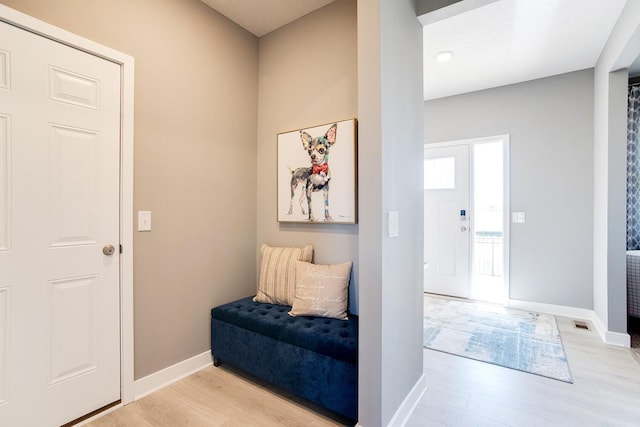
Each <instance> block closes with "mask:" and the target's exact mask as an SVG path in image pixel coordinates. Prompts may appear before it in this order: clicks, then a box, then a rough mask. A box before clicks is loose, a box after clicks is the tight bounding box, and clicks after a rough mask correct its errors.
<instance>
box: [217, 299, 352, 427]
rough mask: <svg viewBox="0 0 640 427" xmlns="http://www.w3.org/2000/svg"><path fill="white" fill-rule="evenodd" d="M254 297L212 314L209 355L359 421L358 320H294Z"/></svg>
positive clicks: (285, 309)
mask: <svg viewBox="0 0 640 427" xmlns="http://www.w3.org/2000/svg"><path fill="white" fill-rule="evenodd" d="M290 309H291V307H288V306H282V305H276V304H262V303H256V302H254V301H253V299H252V298H251V297H249V298H244V299H241V300H238V301H234V302H231V303H228V304H224V305H221V306H219V307H215V308H213V309H212V310H211V354H212V355H213V358H214V361H215V364H216V366H218V365H219V364H220V363H221V362H224V363H228V364H230V365H233V366H235V367H237V368H240V369H242V370H244V371H246V372H249V373H250V374H253V375H256V376H257V377H259V378H262V379H264V380H266V381H268V382H270V383H272V384H275V385H276V386H278V387H281V388H283V389H285V390H288V391H291V392H293V393H296V394H298V395H299V396H302V397H304V398H305V399H308V400H310V401H311V402H314V403H317V404H319V405H321V406H324V407H326V408H328V409H330V410H332V411H335V412H337V413H339V414H342V415H345V416H347V417H349V418H351V419H354V420H355V419H356V417H357V401H358V395H357V383H358V367H357V364H358V317H357V316H349V320H337V319H328V318H323V317H302V316H299V317H292V316H289V314H288V312H289V310H290Z"/></svg>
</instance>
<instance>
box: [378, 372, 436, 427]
mask: <svg viewBox="0 0 640 427" xmlns="http://www.w3.org/2000/svg"><path fill="white" fill-rule="evenodd" d="M426 391H427V377H425V376H424V374H422V375H421V376H420V378H419V379H418V381H417V382H416V384H415V385H414V386H413V388H412V389H411V391H410V392H409V394H407V397H405V398H404V400H403V401H402V403H401V404H400V406H399V407H398V410H397V411H396V413H395V414H394V415H393V418H391V421H389V424H387V426H388V427H404V425H405V424H406V423H407V421H408V420H409V417H410V416H411V414H413V411H414V410H415V409H416V405H418V402H420V399H422V396H424V393H425V392H426Z"/></svg>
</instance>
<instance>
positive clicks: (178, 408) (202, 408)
mask: <svg viewBox="0 0 640 427" xmlns="http://www.w3.org/2000/svg"><path fill="white" fill-rule="evenodd" d="M267 387H268V386H267V385H266V384H264V383H262V382H260V381H259V380H258V379H256V378H249V377H247V376H245V375H241V374H240V373H239V372H237V371H235V370H233V369H232V368H226V367H224V365H223V367H219V368H216V367H213V366H212V367H210V368H207V369H204V370H202V371H199V372H197V373H195V374H193V375H191V376H189V377H187V378H185V379H183V380H180V381H178V382H176V383H173V384H171V385H169V386H168V387H165V388H163V389H161V390H159V391H157V392H155V393H153V394H151V395H149V396H146V397H144V398H142V399H140V400H138V401H136V402H134V403H131V404H129V405H127V406H125V407H123V408H120V409H117V410H115V411H113V412H111V413H109V414H107V415H105V416H103V417H102V418H98V419H97V420H95V421H93V422H91V423H89V424H86V425H87V426H90V427H183V426H189V427H214V426H220V427H237V426H291V427H294V426H295V427H298V426H308V427H325V426H345V425H349V423H348V421H347V420H346V419H342V418H340V417H339V416H337V415H335V414H329V413H328V412H326V411H323V410H322V409H321V408H319V407H315V406H310V404H309V403H307V402H301V401H300V400H299V399H297V398H296V397H294V396H292V395H291V394H287V393H285V392H280V393H274V392H273V391H272V390H270V389H268V388H267Z"/></svg>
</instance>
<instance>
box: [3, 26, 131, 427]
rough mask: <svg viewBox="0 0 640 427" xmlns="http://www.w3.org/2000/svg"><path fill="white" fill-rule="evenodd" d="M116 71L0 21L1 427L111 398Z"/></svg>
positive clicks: (62, 416) (49, 421)
mask: <svg viewBox="0 0 640 427" xmlns="http://www.w3.org/2000/svg"><path fill="white" fill-rule="evenodd" d="M119 150H120V66H119V65H117V64H114V63H111V62H109V61H107V60H104V59H101V58H98V57H96V56H93V55H90V54H87V53H85V52H81V51H79V50H76V49H73V48H71V47H68V46H66V45H62V44H60V43H57V42H54V41H51V40H49V39H47V38H44V37H41V36H38V35H35V34H33V33H30V32H28V31H24V30H21V29H18V28H16V27H14V26H11V25H9V24H6V23H3V22H0V425H3V426H59V425H61V424H64V423H67V422H69V421H71V420H73V419H75V418H78V417H80V416H83V415H85V414H87V413H89V412H91V411H93V410H96V409H98V408H100V407H102V406H105V405H107V404H110V403H112V402H114V401H117V400H119V399H120V332H119V331H120V324H119V310H120V303H119V301H120V289H119V256H118V253H119V251H118V248H119V211H120V206H119V185H120V184H119V156H120V151H119Z"/></svg>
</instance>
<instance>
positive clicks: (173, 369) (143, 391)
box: [134, 350, 213, 400]
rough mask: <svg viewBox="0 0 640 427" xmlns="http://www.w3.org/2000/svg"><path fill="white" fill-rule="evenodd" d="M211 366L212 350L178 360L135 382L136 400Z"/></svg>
mask: <svg viewBox="0 0 640 427" xmlns="http://www.w3.org/2000/svg"><path fill="white" fill-rule="evenodd" d="M210 366H213V359H212V358H211V351H210V350H207V351H205V352H204V353H201V354H198V355H197V356H193V357H192V358H190V359H187V360H183V361H182V362H178V363H176V364H175V365H172V366H169V367H168V368H164V369H162V370H160V371H158V372H154V373H153V374H151V375H147V376H146V377H144V378H140V379H139V380H136V382H135V384H134V388H135V400H138V399H142V398H143V397H145V396H147V395H149V394H151V393H153V392H155V391H158V390H160V389H161V388H163V387H166V386H168V385H169V384H172V383H174V382H176V381H179V380H181V379H183V378H185V377H188V376H189V375H192V374H195V373H196V372H198V371H200V370H202V369H205V368H208V367H210Z"/></svg>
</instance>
